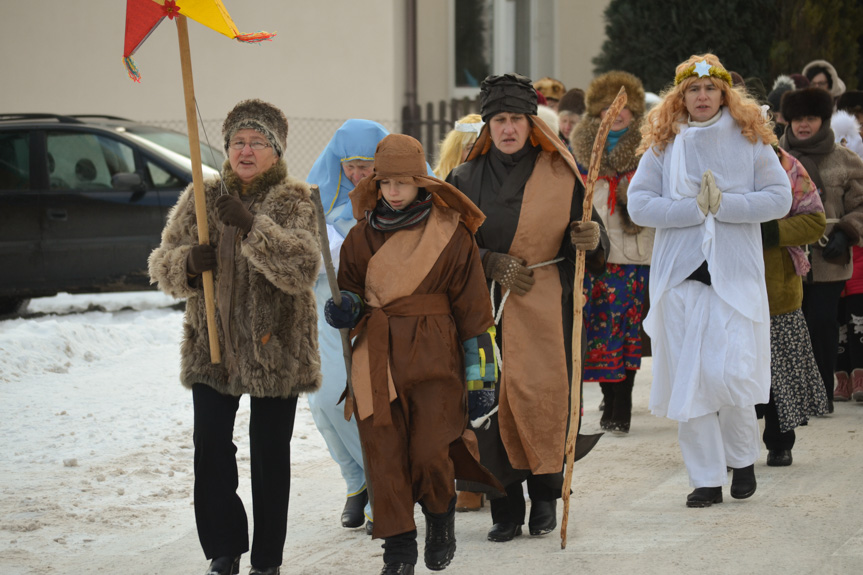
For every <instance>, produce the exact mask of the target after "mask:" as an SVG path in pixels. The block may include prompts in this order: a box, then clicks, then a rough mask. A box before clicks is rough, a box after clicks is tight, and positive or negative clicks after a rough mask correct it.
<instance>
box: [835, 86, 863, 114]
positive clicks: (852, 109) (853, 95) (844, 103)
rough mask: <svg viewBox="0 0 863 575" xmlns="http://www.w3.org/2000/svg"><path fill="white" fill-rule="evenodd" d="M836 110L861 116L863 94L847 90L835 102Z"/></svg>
mask: <svg viewBox="0 0 863 575" xmlns="http://www.w3.org/2000/svg"><path fill="white" fill-rule="evenodd" d="M836 108H837V109H838V110H845V111H846V112H848V113H850V114H863V92H861V91H860V90H848V91H847V92H845V93H844V94H842V95H841V96H839V101H838V102H836Z"/></svg>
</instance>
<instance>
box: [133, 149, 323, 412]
mask: <svg viewBox="0 0 863 575" xmlns="http://www.w3.org/2000/svg"><path fill="white" fill-rule="evenodd" d="M223 172H224V174H225V184H226V187H227V189H228V191H229V192H230V193H231V194H233V195H237V194H238V192H239V191H240V190H241V188H242V186H241V182H240V180H239V178H238V177H237V176H236V175H235V174H234V173H233V171H232V170H231V168H230V165H229V164H228V163H227V162H225V166H224V168H223ZM204 186H205V194H206V199H207V220H208V226H209V233H210V244H211V245H213V246H214V247H217V246H218V245H219V243H220V242H222V241H224V238H223V237H222V229H223V225H222V223H221V222H219V221H218V219H217V218H216V213H215V208H214V205H215V201H216V198H218V196H219V195H220V194H221V186H220V183H219V180H218V179H211V180H208V181H206V182H205V183H204ZM244 197H245V198H251V199H252V204H251V206H250V211H251V212H252V213H253V214H254V220H253V223H252V228H251V230H250V231H249V233H248V235H247V236H246V237H245V239H242V240H241V239H239V238H237V239H236V240H234V241H237V245H236V246H235V251H234V289H233V298H232V305H231V310H230V314H231V320H230V326H231V329H230V331H231V336H232V337H231V339H232V341H233V348H234V350H235V355H236V359H237V361H236V365H235V366H234V367H233V369H230V370H229V369H228V368H227V367H226V362H225V354H224V349H225V341H224V338H225V331H224V330H223V328H222V322H221V317H220V314H219V311H218V310H219V302H218V289H217V290H216V292H217V293H216V298H217V301H216V309H217V312H216V324H217V331H218V335H219V345H220V347H221V349H222V350H223V353H222V363H220V364H212V363H210V352H209V343H208V337H207V322H206V309H205V305H204V294H203V290H202V289H201V288H200V287H199V284H200V282H199V281H198V280H197V278H195V279H190V278H189V276H188V275H187V274H186V258H187V256H188V254H189V251H190V250H191V248H192V246H193V245H195V244H197V243H198V240H197V238H198V232H197V224H196V223H195V196H194V192H193V190H192V186H191V185H190V186H189V187H188V188H187V189H186V191H185V192H184V193H183V195H182V196H180V199H179V200H178V202H177V205H176V206H174V208H173V209H172V210H171V213H170V215H169V217H168V223H167V225H166V226H165V229H164V231H163V232H162V243H161V245H160V246H159V247H158V248H156V249H155V250H154V251H153V253H152V254H150V260H149V267H150V281H151V282H153V283H157V284H158V287H159V289H161V290H162V291H164V292H165V293H167V294H169V295H171V296H173V297H175V298H178V299H179V298H186V299H187V303H186V315H185V321H184V325H183V330H184V333H183V342H182V348H181V364H182V367H181V373H180V379H181V381H182V383H183V385H185V386H186V387H192V385H194V384H196V383H204V384H207V385H209V386H211V387H212V388H214V389H215V390H216V391H218V392H220V393H223V394H227V395H234V396H238V395H242V394H244V393H248V394H250V395H252V396H255V397H282V398H284V397H290V396H296V395H298V394H299V393H301V392H310V391H315V390H316V389H318V388H319V387H320V383H321V362H320V356H319V354H318V344H317V342H318V332H317V310H316V307H315V296H314V292H313V288H314V285H315V281H316V279H317V274H318V266H319V263H320V259H321V255H320V254H321V252H320V245H319V242H318V235H317V221H316V219H315V213H314V206H313V204H312V201H311V199H310V197H309V187H308V185H307V184H306V183H304V182H301V181H299V180H297V179H294V178H292V177H289V176H288V175H287V168H286V167H285V164H284V162H283V161H279V162H278V163H277V164H276V165H275V166H273V167H272V168H270V169H269V170H268V171H266V172H264V173H263V174H261V175H260V176H259V177H258V178H257V179H255V180H254V181H253V182H252V184H251V185H250V187H249V189H248V190H246V193H245V194H244ZM217 251H218V248H217ZM220 271H221V270H220V269H219V268H218V267H217V268H216V269H215V270H214V273H213V276H214V282H215V283H216V285H218V279H219V273H220Z"/></svg>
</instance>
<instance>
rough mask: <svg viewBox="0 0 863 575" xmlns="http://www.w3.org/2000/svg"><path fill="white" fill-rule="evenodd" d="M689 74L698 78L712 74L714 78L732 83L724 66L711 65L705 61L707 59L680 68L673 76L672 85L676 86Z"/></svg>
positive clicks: (730, 84)
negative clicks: (682, 68)
mask: <svg viewBox="0 0 863 575" xmlns="http://www.w3.org/2000/svg"><path fill="white" fill-rule="evenodd" d="M690 76H698V77H699V78H703V77H705V76H713V77H714V78H719V79H720V80H725V81H726V82H728V85H729V86H732V85H733V82H732V81H731V74H729V73H728V71H727V70H725V68H721V67H719V66H711V65H710V64H708V63H707V60H702V61H701V62H697V63H695V64H693V65H691V66H689V67H688V68H686V69H684V70H681V72H680V73H679V74H677V76H675V77H674V85H675V86H677V85H678V84H680V83H681V82H682V81H684V80H685V79H687V78H689V77H690Z"/></svg>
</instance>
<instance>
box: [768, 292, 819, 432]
mask: <svg viewBox="0 0 863 575" xmlns="http://www.w3.org/2000/svg"><path fill="white" fill-rule="evenodd" d="M770 376H771V382H770V391H771V394H770V395H771V396H772V398H773V401H774V403H775V404H776V413H777V415H778V416H779V431H780V432H781V433H785V432H787V431H790V430H792V429H794V428H795V427H797V426H798V425H801V424H803V423H806V422H807V421H808V420H809V416H810V415H823V414H825V413H827V393H826V391H825V390H824V384H823V383H822V381H821V374H820V373H819V371H818V365H817V364H816V363H815V356H814V355H813V354H812V343H811V342H810V341H809V329H808V328H807V327H806V320H805V319H804V318H803V311H801V310H800V309H796V310H794V311H792V312H789V313H785V314H781V315H774V316H771V317H770Z"/></svg>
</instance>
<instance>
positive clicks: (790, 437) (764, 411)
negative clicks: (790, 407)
mask: <svg viewBox="0 0 863 575" xmlns="http://www.w3.org/2000/svg"><path fill="white" fill-rule="evenodd" d="M755 410H756V411H757V412H758V413H759V414H760V415H763V416H764V433H763V434H762V435H761V439H762V440H763V441H764V446H765V447H767V449H769V450H770V451H781V450H784V449H792V448H793V447H794V441H795V440H796V439H797V434H795V433H794V430H793V429H791V430H789V431H786V432H785V433H782V432H781V431H779V414H778V413H777V411H776V400H775V399H774V397H773V390H772V389H771V390H770V401H769V402H768V403H765V404H763V405H757V406H755Z"/></svg>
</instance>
